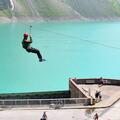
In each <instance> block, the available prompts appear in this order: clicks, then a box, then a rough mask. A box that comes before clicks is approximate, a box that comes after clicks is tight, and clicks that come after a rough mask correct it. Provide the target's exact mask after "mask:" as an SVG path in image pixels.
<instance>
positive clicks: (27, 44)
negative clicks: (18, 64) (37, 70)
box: [22, 33, 45, 62]
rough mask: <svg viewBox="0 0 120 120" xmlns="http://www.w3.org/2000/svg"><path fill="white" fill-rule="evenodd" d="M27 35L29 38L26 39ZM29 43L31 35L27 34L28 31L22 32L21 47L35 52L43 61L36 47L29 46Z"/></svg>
mask: <svg viewBox="0 0 120 120" xmlns="http://www.w3.org/2000/svg"><path fill="white" fill-rule="evenodd" d="M28 36H29V38H30V39H29V40H28ZM31 43H32V36H31V35H30V34H29V35H28V33H24V35H23V41H22V46H23V48H24V49H25V50H26V51H27V52H31V53H35V54H37V56H38V58H39V61H40V62H42V61H45V59H42V55H41V53H40V51H39V50H38V49H36V48H33V47H31V46H30V44H31Z"/></svg>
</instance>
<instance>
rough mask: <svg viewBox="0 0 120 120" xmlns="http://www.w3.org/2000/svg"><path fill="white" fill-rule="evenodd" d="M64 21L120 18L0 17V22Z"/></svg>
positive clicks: (114, 20)
mask: <svg viewBox="0 0 120 120" xmlns="http://www.w3.org/2000/svg"><path fill="white" fill-rule="evenodd" d="M36 21H37V22H64V21H68V22H69V21H70V22H71V21H76V22H77V21H81V22H105V21H106V22H120V18H110V19H109V18H98V19H87V18H79V17H73V16H72V17H52V18H50V17H12V18H9V17H0V23H17V22H36Z"/></svg>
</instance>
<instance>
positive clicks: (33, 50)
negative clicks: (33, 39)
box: [26, 47, 42, 60]
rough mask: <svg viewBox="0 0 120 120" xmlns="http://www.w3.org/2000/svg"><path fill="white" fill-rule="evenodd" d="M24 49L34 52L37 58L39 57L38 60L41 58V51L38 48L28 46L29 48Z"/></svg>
mask: <svg viewBox="0 0 120 120" xmlns="http://www.w3.org/2000/svg"><path fill="white" fill-rule="evenodd" d="M26 51H27V52H32V53H36V54H37V56H38V58H39V60H42V55H41V53H40V51H39V50H38V49H36V48H32V47H29V48H26Z"/></svg>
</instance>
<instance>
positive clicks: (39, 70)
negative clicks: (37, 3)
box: [0, 22, 120, 93]
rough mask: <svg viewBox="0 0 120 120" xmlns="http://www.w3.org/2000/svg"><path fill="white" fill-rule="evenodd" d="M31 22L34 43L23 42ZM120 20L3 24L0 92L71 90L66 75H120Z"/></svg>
mask: <svg viewBox="0 0 120 120" xmlns="http://www.w3.org/2000/svg"><path fill="white" fill-rule="evenodd" d="M29 25H32V36H33V44H32V46H33V47H35V48H38V49H39V50H40V51H41V53H42V55H43V57H44V58H45V59H46V60H47V61H45V62H43V63H40V62H39V61H38V58H37V56H36V55H35V54H32V53H27V52H26V51H25V50H24V49H23V48H22V46H21V41H22V35H23V33H24V32H25V31H27V32H29ZM119 31H120V22H61V23H57V22H56V23H53V22H52V23H11V24H10V23H9V24H0V36H1V38H0V55H1V57H0V93H19V92H39V91H57V90H68V89H69V85H68V82H69V81H68V79H69V78H70V77H77V78H95V77H101V76H102V77H105V78H117V79H120V33H119Z"/></svg>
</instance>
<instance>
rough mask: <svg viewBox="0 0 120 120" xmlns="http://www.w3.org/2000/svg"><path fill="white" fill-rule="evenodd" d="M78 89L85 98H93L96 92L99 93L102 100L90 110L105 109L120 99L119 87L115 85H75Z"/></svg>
mask: <svg viewBox="0 0 120 120" xmlns="http://www.w3.org/2000/svg"><path fill="white" fill-rule="evenodd" d="M77 86H78V87H79V89H80V90H81V91H82V92H83V93H84V94H85V95H87V96H92V97H93V98H95V93H96V91H101V95H102V100H101V101H99V102H98V103H96V104H95V105H93V106H92V108H105V107H110V106H112V105H113V104H114V103H115V102H116V101H118V100H119V99H120V86H115V85H102V86H99V85H97V84H91V85H84V84H82V85H77Z"/></svg>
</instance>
